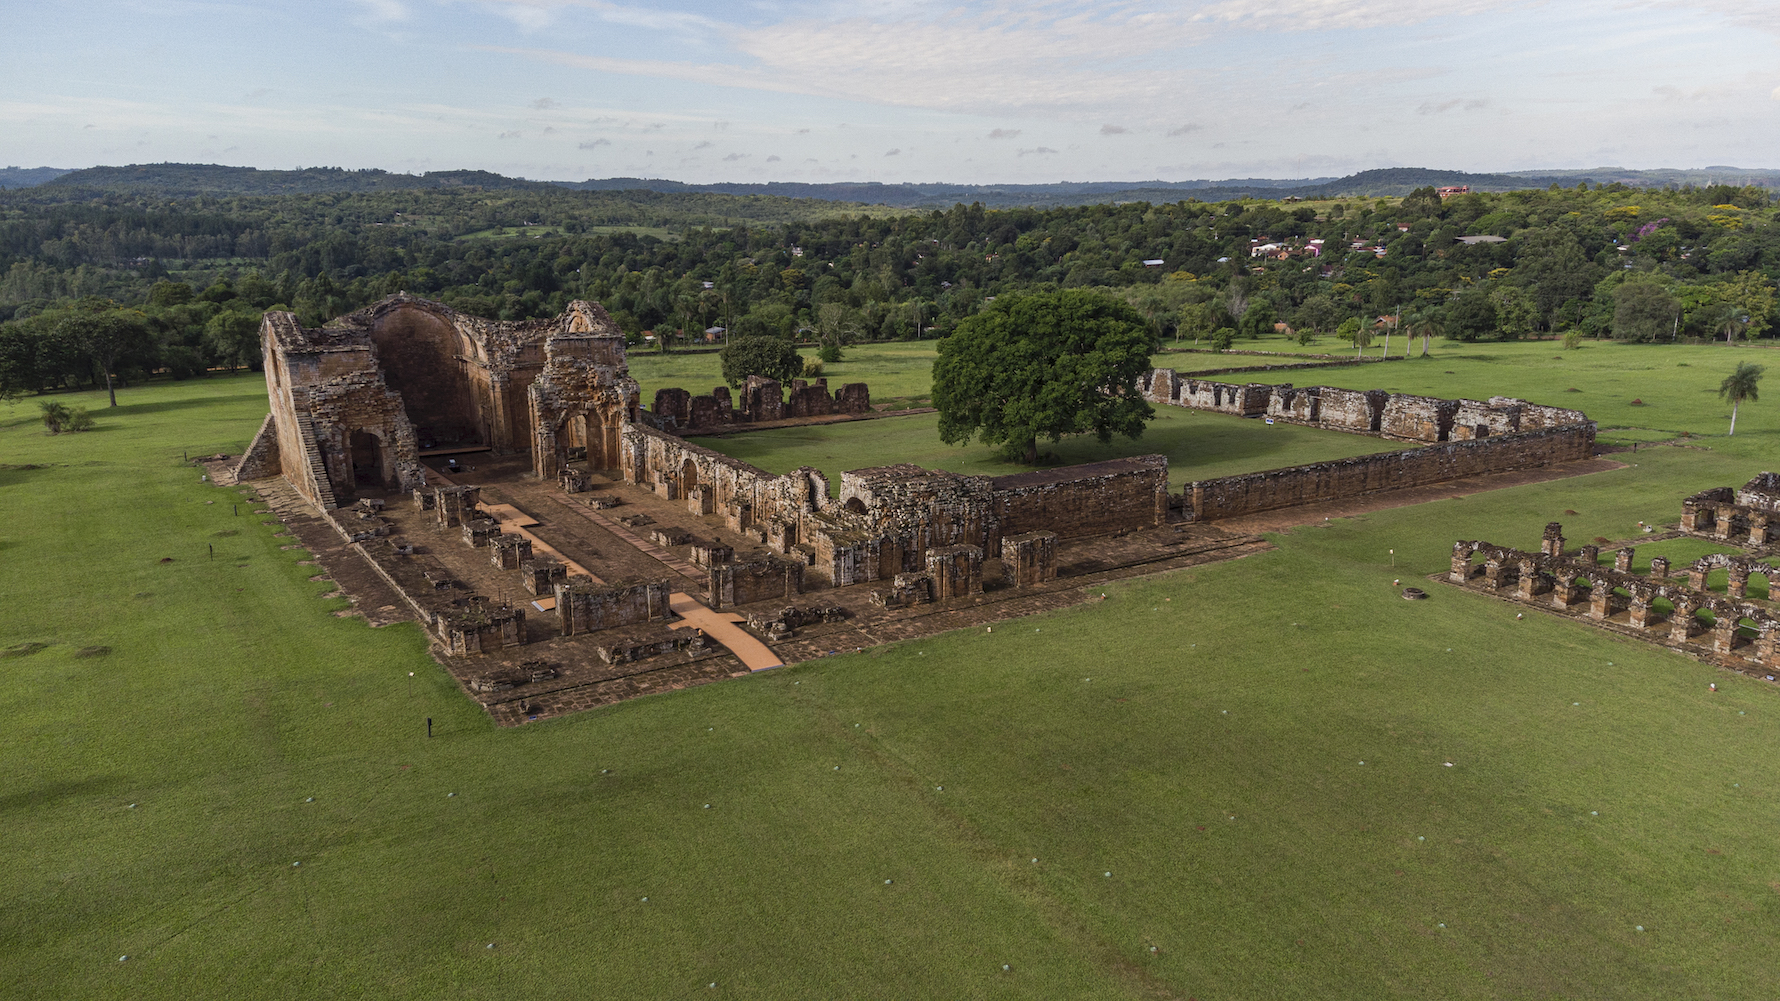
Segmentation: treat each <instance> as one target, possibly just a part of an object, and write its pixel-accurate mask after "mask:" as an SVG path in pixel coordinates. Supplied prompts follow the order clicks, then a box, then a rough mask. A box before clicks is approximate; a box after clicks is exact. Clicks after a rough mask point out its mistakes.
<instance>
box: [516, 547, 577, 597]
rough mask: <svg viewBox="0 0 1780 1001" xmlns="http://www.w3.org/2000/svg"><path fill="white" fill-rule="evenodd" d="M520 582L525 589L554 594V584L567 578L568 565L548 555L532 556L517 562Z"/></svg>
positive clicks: (534, 592) (532, 591) (542, 593)
mask: <svg viewBox="0 0 1780 1001" xmlns="http://www.w3.org/2000/svg"><path fill="white" fill-rule="evenodd" d="M519 573H520V582H521V583H522V584H523V585H524V586H525V589H526V590H527V591H530V592H531V593H533V594H538V595H545V594H547V595H555V594H556V585H558V584H561V583H564V582H566V581H567V580H568V579H569V568H568V565H567V564H565V563H563V562H562V561H561V560H556V559H552V558H550V557H548V556H533V557H532V558H531V559H529V560H525V561H523V562H521V563H520V564H519Z"/></svg>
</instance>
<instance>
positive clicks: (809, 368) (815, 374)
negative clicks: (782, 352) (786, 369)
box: [803, 358, 822, 379]
mask: <svg viewBox="0 0 1780 1001" xmlns="http://www.w3.org/2000/svg"><path fill="white" fill-rule="evenodd" d="M803 377H804V378H806V379H820V378H821V377H822V359H820V358H805V359H804V360H803Z"/></svg>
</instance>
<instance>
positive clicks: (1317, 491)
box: [1186, 423, 1595, 521]
mask: <svg viewBox="0 0 1780 1001" xmlns="http://www.w3.org/2000/svg"><path fill="white" fill-rule="evenodd" d="M1594 449H1595V426H1594V424H1592V423H1584V424H1573V425H1570V426H1567V427H1558V428H1551V429H1548V430H1543V431H1527V432H1522V433H1519V434H1510V435H1502V436H1498V437H1489V438H1480V439H1475V440H1471V441H1450V442H1446V443H1444V444H1439V445H1429V446H1426V447H1424V448H1413V449H1407V450H1405V451H1401V452H1382V453H1379V454H1377V455H1360V456H1355V457H1353V458H1351V459H1337V460H1335V461H1333V462H1316V463H1311V464H1309V465H1305V466H1287V467H1286V468H1284V469H1269V470H1265V471H1263V472H1259V473H1247V474H1244V475H1241V476H1225V477H1221V478H1219V479H1215V480H1198V481H1195V482H1193V483H1190V484H1188V485H1187V489H1186V493H1187V501H1188V504H1189V505H1190V506H1191V508H1192V518H1193V520H1195V521H1216V520H1218V519H1220V518H1235V517H1239V516H1242V515H1247V514H1255V513H1258V512H1261V511H1272V510H1276V509H1279V508H1285V507H1298V506H1301V505H1304V504H1320V503H1324V502H1327V501H1338V500H1348V499H1350V498H1354V497H1363V496H1365V495H1367V494H1372V493H1379V492H1381V491H1385V490H1402V489H1404V488H1406V487H1421V486H1427V485H1429V484H1433V483H1442V482H1445V481H1447V480H1456V479H1460V478H1463V477H1466V476H1481V475H1485V474H1488V473H1501V472H1507V471H1508V470H1512V469H1530V468H1536V467H1539V466H1548V465H1551V464H1553V463H1557V462H1574V461H1577V460H1580V459H1587V458H1591V457H1592V456H1593V455H1594Z"/></svg>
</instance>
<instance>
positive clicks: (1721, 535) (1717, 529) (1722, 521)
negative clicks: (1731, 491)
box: [1712, 504, 1737, 539]
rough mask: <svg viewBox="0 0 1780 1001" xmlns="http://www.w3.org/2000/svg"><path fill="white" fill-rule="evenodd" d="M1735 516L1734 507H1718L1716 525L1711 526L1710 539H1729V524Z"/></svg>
mask: <svg viewBox="0 0 1780 1001" xmlns="http://www.w3.org/2000/svg"><path fill="white" fill-rule="evenodd" d="M1736 516H1737V508H1736V505H1734V504H1720V505H1718V523H1717V524H1716V525H1713V526H1712V537H1713V538H1714V539H1729V538H1730V537H1731V522H1732V521H1733V519H1735V518H1736Z"/></svg>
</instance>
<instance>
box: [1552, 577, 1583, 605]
mask: <svg viewBox="0 0 1780 1001" xmlns="http://www.w3.org/2000/svg"><path fill="white" fill-rule="evenodd" d="M1553 583H1554V586H1553V587H1552V589H1551V604H1552V607H1554V608H1564V609H1567V608H1569V607H1570V606H1571V605H1574V604H1576V602H1577V600H1578V599H1579V598H1580V597H1581V595H1580V593H1579V589H1578V588H1577V587H1576V573H1575V572H1574V571H1559V572H1558V573H1557V574H1556V576H1555V579H1554V582H1553Z"/></svg>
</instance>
